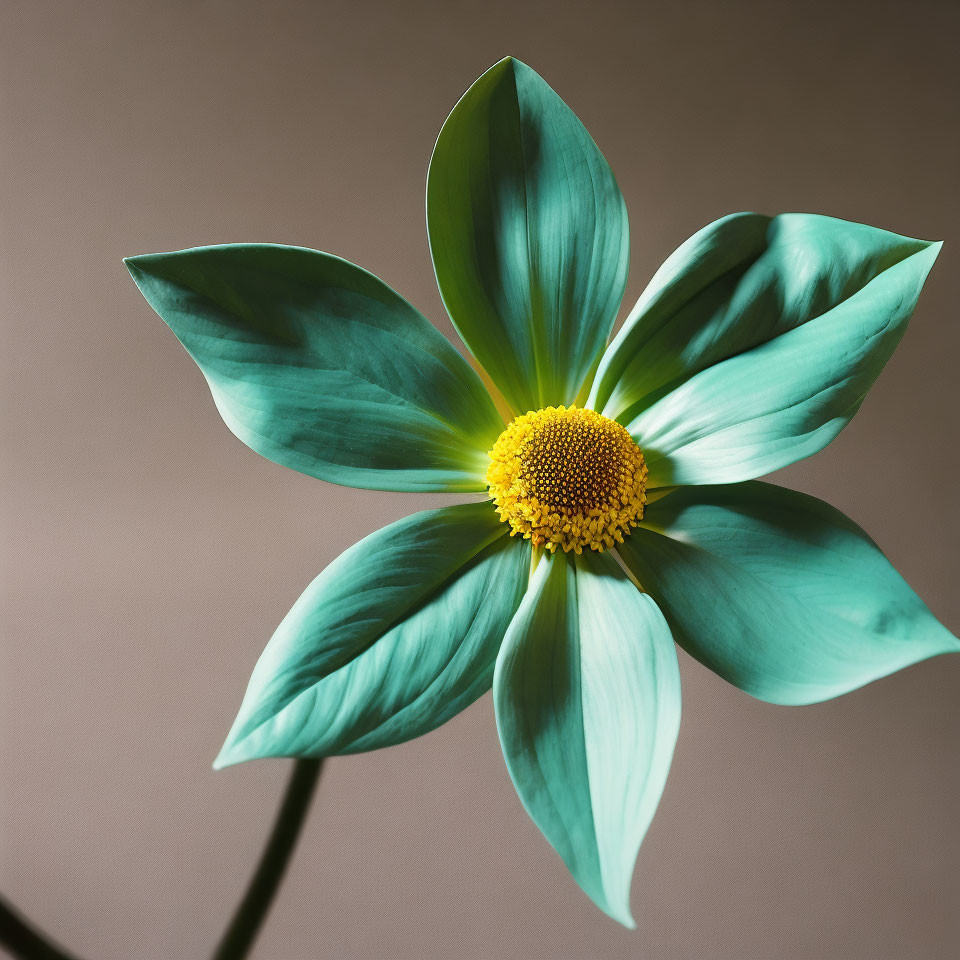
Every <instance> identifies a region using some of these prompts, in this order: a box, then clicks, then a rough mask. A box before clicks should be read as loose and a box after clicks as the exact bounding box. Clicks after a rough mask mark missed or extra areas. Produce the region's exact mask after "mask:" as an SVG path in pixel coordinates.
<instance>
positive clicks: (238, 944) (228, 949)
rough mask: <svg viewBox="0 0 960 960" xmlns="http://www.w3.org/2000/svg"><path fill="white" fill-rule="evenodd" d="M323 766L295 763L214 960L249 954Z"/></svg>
mask: <svg viewBox="0 0 960 960" xmlns="http://www.w3.org/2000/svg"><path fill="white" fill-rule="evenodd" d="M322 766H323V760H322V759H321V760H297V761H296V762H295V763H294V767H293V773H292V774H291V775H290V780H289V782H288V783H287V792H286V793H285V794H284V797H283V803H282V804H281V806H280V810H279V811H278V813H277V818H276V820H275V821H274V823H273V830H272V831H271V832H270V838H269V839H268V840H267V845H266V847H265V848H264V851H263V853H262V854H261V856H260V863H259V864H258V866H257V870H256V873H254V875H253V878H252V879H251V880H250V885H249V886H248V887H247V892H246V894H245V895H244V897H243V899H242V900H241V901H240V904H239V906H238V907H237V909H236V910H235V911H234V914H233V919H232V920H231V921H230V925H229V926H228V927H227V929H226V931H225V932H224V934H223V936H222V937H221V938H220V943H219V944H218V945H217V949H216V950H215V951H214V953H213V960H242V958H243V957H246V955H247V954H248V953H249V952H250V948H251V947H252V946H253V942H254V940H256V938H257V934H258V933H259V932H260V927H261V925H262V924H263V921H264V919H265V918H266V916H267V913H268V911H269V910H270V904H271V903H272V902H273V898H274V895H275V894H276V892H277V889H278V888H279V887H280V882H281V881H282V880H283V875H284V872H285V871H286V869H287V864H288V863H289V862H290V856H291V854H292V853H293V849H294V847H295V846H296V843H297V837H298V836H299V835H300V828H301V827H302V826H303V821H304V820H305V819H306V816H307V811H308V809H309V807H310V800H311V799H312V798H313V792H314V790H315V789H316V786H317V781H318V780H319V778H320V769H321V767H322Z"/></svg>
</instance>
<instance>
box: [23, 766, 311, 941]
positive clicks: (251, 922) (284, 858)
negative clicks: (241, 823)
mask: <svg viewBox="0 0 960 960" xmlns="http://www.w3.org/2000/svg"><path fill="white" fill-rule="evenodd" d="M322 766H323V760H322V759H320V760H297V761H296V762H295V763H294V767H293V773H292V774H291V775H290V780H289V782H288V783H287V791H286V793H285V794H284V798H283V803H282V804H281V806H280V810H279V811H278V813H277V818H276V820H275V821H274V823H273V830H272V831H271V832H270V838H269V839H268V840H267V845H266V847H265V848H264V851H263V853H262V854H261V856H260V863H259V864H258V865H257V870H256V873H254V875H253V878H252V879H251V880H250V885H249V886H248V887H247V892H246V894H245V895H244V897H243V900H241V901H240V904H239V906H238V907H237V909H236V910H235V911H234V914H233V919H232V920H231V921H230V925H229V926H228V927H227V929H226V931H225V932H224V934H223V936H222V937H221V938H220V943H219V944H218V945H217V949H216V950H215V951H214V953H213V960H242V958H244V957H246V956H247V954H248V953H249V952H250V948H251V947H252V946H253V943H254V941H255V940H256V938H257V934H258V933H259V931H260V927H261V925H262V924H263V921H264V919H265V918H266V916H267V913H268V911H269V910H270V904H271V903H272V902H273V898H274V895H275V894H276V892H277V890H278V888H279V887H280V882H281V881H282V880H283V875H284V872H285V871H286V869H287V864H288V863H289V862H290V857H291V855H292V854H293V850H294V847H295V846H296V844H297V838H298V836H299V835H300V828H301V827H302V826H303V822H304V820H305V819H306V816H307V811H308V810H309V808H310V800H311V799H312V798H313V792H314V790H315V789H316V786H317V781H318V780H319V778H320V769H321V767H322ZM37 956H41V955H39V954H38V955H37ZM57 956H58V955H57V954H51V960H53V958H56V957H57Z"/></svg>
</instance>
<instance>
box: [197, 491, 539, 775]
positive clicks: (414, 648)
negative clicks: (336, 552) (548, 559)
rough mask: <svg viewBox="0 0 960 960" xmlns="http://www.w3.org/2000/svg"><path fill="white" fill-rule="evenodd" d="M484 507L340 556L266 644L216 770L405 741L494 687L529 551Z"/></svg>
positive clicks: (382, 536) (416, 524)
mask: <svg viewBox="0 0 960 960" xmlns="http://www.w3.org/2000/svg"><path fill="white" fill-rule="evenodd" d="M505 533H506V528H505V527H504V525H503V524H502V523H500V522H499V519H498V517H497V515H496V513H495V511H494V510H493V508H492V506H491V505H490V503H488V502H484V503H476V504H465V505H460V506H454V507H446V508H443V509H440V510H429V511H425V512H423V513H417V514H414V515H413V516H410V517H407V518H406V519H404V520H400V521H399V522H397V523H393V524H391V525H390V526H388V527H385V528H384V529H382V530H379V531H378V532H376V533H373V534H371V535H370V536H369V537H367V538H366V539H364V540H361V541H360V542H359V543H357V544H356V545H354V546H353V547H351V548H350V549H349V550H347V551H345V552H344V553H343V554H341V555H340V556H339V557H338V558H337V559H336V560H334V561H333V563H331V564H330V566H328V567H327V568H326V570H324V571H323V573H321V574H320V576H319V577H317V579H316V580H314V581H313V583H312V584H310V586H309V587H308V588H307V590H306V591H305V592H304V594H303V596H301V597H300V599H299V600H298V601H297V602H296V603H295V604H294V606H293V608H292V609H291V611H290V613H288V614H287V616H286V618H285V619H284V620H283V622H282V623H281V624H280V626H279V628H278V629H277V631H276V633H275V634H274V635H273V637H272V638H271V639H270V642H269V643H268V644H267V647H266V649H265V650H264V652H263V655H262V656H261V657H260V660H259V662H258V663H257V665H256V668H255V669H254V671H253V676H252V677H251V679H250V684H249V687H248V688H247V693H246V696H245V697H244V699H243V704H242V706H241V707H240V712H239V715H238V716H237V719H236V721H235V723H234V725H233V729H232V730H231V731H230V735H229V737H228V738H227V741H226V744H225V745H224V747H223V750H222V751H221V753H220V756H219V757H218V758H217V761H216V763H215V766H216V767H218V768H219V767H225V766H229V765H230V764H234V763H241V762H243V761H245V760H252V759H256V758H259V757H320V756H326V755H330V754H336V753H355V752H357V751H360V750H374V749H377V748H378V747H386V746H390V745H391V744H395V743H400V742H402V741H404V740H410V739H412V738H413V737H418V736H420V735H421V734H423V733H426V732H428V731H429V730H432V729H433V728H434V727H437V726H439V725H440V724H442V723H444V722H446V721H447V720H449V719H450V717H452V716H454V714H456V713H458V712H459V711H460V710H462V709H463V708H464V707H466V706H468V705H469V704H470V703H472V702H473V701H474V700H476V699H477V697H479V696H480V695H481V694H483V693H485V692H486V691H487V690H489V689H490V684H491V680H492V677H493V666H494V662H495V660H496V656H497V651H498V650H499V648H500V643H501V640H502V639H503V635H504V632H505V631H506V629H507V626H508V625H509V623H510V619H511V617H512V616H513V614H514V612H515V610H516V609H517V606H518V605H519V603H520V600H521V598H522V596H523V591H524V589H525V587H526V583H527V577H528V574H529V569H530V547H529V544H528V543H526V542H525V541H517V540H512V539H511V538H510V537H508V536H505Z"/></svg>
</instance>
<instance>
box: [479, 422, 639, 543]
mask: <svg viewBox="0 0 960 960" xmlns="http://www.w3.org/2000/svg"><path fill="white" fill-rule="evenodd" d="M487 485H488V486H489V488H490V495H491V496H492V497H493V500H494V503H495V504H496V506H497V513H499V514H500V519H501V520H503V521H504V522H505V523H509V524H510V527H511V530H510V535H511V536H513V535H515V534H520V535H521V536H523V537H526V538H527V539H529V540H531V541H532V542H533V544H534V546H537V547H546V548H547V549H548V550H551V551H552V550H556V549H557V547H558V546H560V547H562V548H563V549H564V551H566V552H569V551H570V550H573V551H574V552H576V553H580V552H582V550H583V548H584V547H590V548H591V549H592V550H603V549H604V548H606V547H612V546H613V545H614V544H615V543H623V536H624V534H627V533H629V532H630V528H631V527H635V526H636V525H637V521H638V520H639V519H640V518H641V517H642V516H643V505H644V503H646V485H647V465H646V464H645V463H644V461H643V454H642V453H641V452H640V448H639V447H638V446H637V445H636V444H635V443H634V442H633V438H632V437H631V436H630V434H629V433H627V431H626V430H625V429H624V428H623V427H622V426H621V425H620V424H619V423H617V422H615V421H614V420H608V419H607V418H606V417H603V416H601V415H600V414H599V413H595V412H594V411H593V410H582V409H580V408H578V407H545V408H544V409H543V410H531V411H530V412H529V413H525V414H523V416H520V417H517V418H516V419H515V420H514V421H513V422H512V423H510V424H509V426H508V427H507V429H506V430H504V431H503V433H501V434H500V436H499V437H498V438H497V442H496V443H495V444H494V446H493V449H492V450H491V451H490V467H489V468H488V469H487Z"/></svg>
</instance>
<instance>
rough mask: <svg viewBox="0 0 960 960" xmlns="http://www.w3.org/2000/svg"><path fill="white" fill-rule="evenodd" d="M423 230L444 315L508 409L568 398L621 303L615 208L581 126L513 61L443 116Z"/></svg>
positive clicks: (620, 228)
mask: <svg viewBox="0 0 960 960" xmlns="http://www.w3.org/2000/svg"><path fill="white" fill-rule="evenodd" d="M427 228H428V231H429V235H430V249H431V252H432V255H433V263H434V267H435V269H436V273H437V282H438V284H439V286H440V293H441V295H442V296H443V300H444V303H445V304H446V306H447V310H448V312H449V313H450V317H451V319H452V320H453V323H454V325H455V326H456V328H457V330H458V331H459V332H460V335H461V336H462V337H463V339H464V340H465V341H466V343H467V346H468V347H469V348H470V350H471V351H472V353H473V354H474V356H475V357H476V358H477V360H479V362H480V363H481V364H482V365H483V367H484V368H485V369H486V370H487V372H488V373H489V374H490V376H491V378H492V379H493V381H494V383H495V384H496V385H497V387H499V389H500V390H501V392H502V393H503V395H504V397H505V398H506V400H507V402H508V403H509V404H510V406H511V407H512V408H513V410H514V411H515V412H520V413H523V412H525V411H527V410H535V409H538V408H540V407H544V406H547V405H549V404H561V403H571V402H573V400H574V399H575V398H576V396H577V394H578V393H579V391H580V388H581V386H582V385H583V384H584V382H585V380H586V379H587V377H588V376H589V375H590V374H591V373H592V371H593V370H594V368H595V367H596V364H597V362H598V360H599V358H600V354H601V353H602V351H603V349H604V346H605V344H606V341H607V338H608V336H609V334H610V331H611V329H612V327H613V323H614V321H615V319H616V314H617V310H618V309H619V306H620V301H621V299H622V298H623V290H624V285H625V283H626V277H627V266H628V258H629V238H628V224H627V213H626V208H625V206H624V203H623V197H622V196H621V195H620V190H619V188H618V187H617V183H616V181H615V180H614V177H613V173H612V172H611V171H610V168H609V166H608V165H607V162H606V160H604V158H603V155H602V154H601V153H600V151H599V149H598V148H597V145H596V144H595V143H594V142H593V140H592V139H591V137H590V134H589V133H587V131H586V130H585V129H584V127H583V124H581V123H580V121H579V120H578V119H577V117H576V116H575V115H574V114H573V112H572V111H571V110H570V109H569V107H567V106H566V104H564V102H563V101H562V100H561V99H560V98H559V97H558V96H557V95H556V93H554V92H553V90H552V89H551V88H550V87H549V86H548V85H547V84H546V83H545V82H544V80H543V79H542V78H541V77H540V76H539V75H538V74H537V73H535V72H534V71H533V70H531V69H530V67H528V66H527V65H526V64H524V63H521V62H520V61H519V60H514V59H511V58H507V59H506V60H502V61H500V63H498V64H496V65H495V66H493V67H491V68H490V69H489V70H488V71H487V72H486V73H485V74H484V75H483V76H482V77H480V79H479V80H477V81H476V83H474V84H473V86H472V87H470V89H469V90H468V91H467V92H466V93H465V94H464V95H463V98H462V99H461V100H460V102H459V103H458V104H457V105H456V107H454V109H453V112H452V113H451V114H450V116H449V117H448V118H447V121H446V123H444V125H443V129H442V130H441V131H440V137H439V139H438V140H437V145H436V148H435V150H434V152H433V158H432V160H431V162H430V170H429V173H428V175H427Z"/></svg>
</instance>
